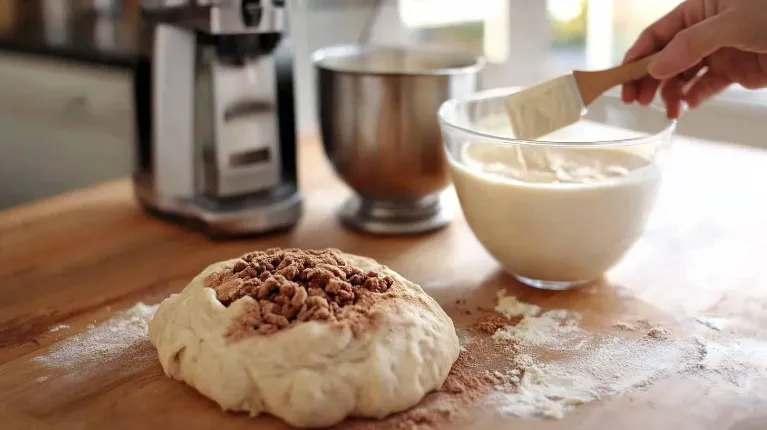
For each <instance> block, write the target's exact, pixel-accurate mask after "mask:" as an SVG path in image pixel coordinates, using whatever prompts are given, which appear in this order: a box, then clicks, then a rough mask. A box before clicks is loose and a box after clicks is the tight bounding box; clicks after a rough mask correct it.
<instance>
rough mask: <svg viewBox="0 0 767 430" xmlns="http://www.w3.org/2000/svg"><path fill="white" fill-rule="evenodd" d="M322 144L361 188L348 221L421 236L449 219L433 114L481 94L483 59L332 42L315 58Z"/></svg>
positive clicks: (346, 213) (344, 214) (345, 211)
mask: <svg viewBox="0 0 767 430" xmlns="http://www.w3.org/2000/svg"><path fill="white" fill-rule="evenodd" d="M313 60H314V65H315V69H316V72H317V81H316V84H317V98H318V112H319V118H320V131H321V134H322V142H323V146H324V148H325V152H326V153H327V156H328V158H329V159H330V161H331V163H332V165H333V167H334V168H335V170H336V172H337V173H338V174H339V176H340V177H341V178H342V179H343V180H344V181H345V182H346V184H347V185H349V186H350V187H351V188H352V189H353V190H354V192H355V195H354V196H353V197H352V198H350V199H349V200H348V201H347V202H346V203H345V204H344V205H343V207H342V208H341V211H340V216H341V219H342V221H343V222H344V224H345V225H347V226H349V227H353V228H357V229H360V230H364V231H367V232H372V233H379V234H406V233H420V232H425V231H429V230H433V229H436V228H439V227H442V226H444V225H446V224H447V223H449V222H450V220H451V219H452V216H453V211H452V207H451V205H450V204H447V202H446V201H445V198H444V191H445V189H446V188H447V186H448V185H449V183H450V179H449V175H448V171H447V162H446V159H445V156H444V152H443V149H442V137H441V133H440V128H439V124H438V121H437V110H438V109H439V106H440V105H441V104H442V102H444V101H446V100H448V99H450V98H454V97H464V96H468V95H469V94H471V93H473V92H474V91H475V90H476V89H477V83H478V74H479V72H480V70H481V69H482V68H483V67H484V60H483V59H482V58H480V57H476V56H474V55H470V54H467V53H461V52H456V51H453V50H449V49H444V48H435V47H385V46H371V45H368V46H336V47H331V48H325V49H321V50H319V51H317V52H315V53H314V56H313Z"/></svg>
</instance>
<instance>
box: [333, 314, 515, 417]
mask: <svg viewBox="0 0 767 430" xmlns="http://www.w3.org/2000/svg"><path fill="white" fill-rule="evenodd" d="M491 317H492V315H490V314H485V315H481V316H480V317H479V318H478V319H477V320H475V321H473V322H472V323H470V325H469V330H470V331H471V332H472V333H475V335H474V336H472V337H471V339H469V340H468V341H466V342H465V343H464V345H463V348H462V349H461V353H460V355H459V356H458V360H456V362H455V363H454V364H453V367H452V368H451V369H450V373H449V374H448V376H447V379H445V383H444V384H443V385H442V388H440V390H439V391H436V392H433V393H430V394H428V395H427V396H426V397H425V398H424V399H423V400H422V401H421V402H420V403H418V405H416V406H414V407H413V408H411V409H409V410H407V411H405V412H402V413H399V414H395V415H392V416H390V417H388V418H386V419H384V420H350V421H347V422H345V423H344V424H342V425H341V426H340V427H339V428H341V429H344V430H380V429H397V430H400V429H408V430H409V429H419V430H436V429H442V428H446V427H448V426H449V425H456V424H462V423H468V422H469V421H470V419H471V417H470V416H468V415H467V413H469V412H470V411H476V410H477V408H480V409H481V408H482V407H483V402H484V400H485V399H486V398H487V397H488V395H489V394H490V393H492V392H499V391H500V392H506V393H514V392H516V390H517V387H518V386H519V383H520V381H521V378H522V376H523V374H524V368H523V367H521V365H522V364H523V363H522V362H520V361H517V360H514V359H513V358H514V356H515V355H516V354H518V351H517V345H516V344H515V343H514V342H511V341H501V342H499V341H496V340H493V339H492V337H491V336H490V333H489V332H488V331H487V327H488V325H487V324H490V323H488V321H492V322H497V321H496V320H494V319H493V318H491ZM500 318H501V319H502V320H503V321H504V323H505V324H506V325H508V324H513V323H514V321H513V320H510V319H508V318H503V317H500Z"/></svg>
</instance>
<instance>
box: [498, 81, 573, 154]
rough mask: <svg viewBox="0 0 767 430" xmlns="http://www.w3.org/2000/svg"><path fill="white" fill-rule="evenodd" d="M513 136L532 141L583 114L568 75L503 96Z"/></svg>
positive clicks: (566, 124)
mask: <svg viewBox="0 0 767 430" xmlns="http://www.w3.org/2000/svg"><path fill="white" fill-rule="evenodd" d="M505 103H506V113H507V115H508V117H509V121H510V122H511V128H512V130H513V132H514V137H516V138H517V139H525V140H534V139H538V138H540V137H542V136H545V135H547V134H549V133H551V132H554V131H556V130H559V129H560V128H563V127H566V126H568V125H570V124H573V123H575V122H577V121H578V120H579V119H580V118H581V115H583V114H584V113H585V112H586V109H585V106H584V105H583V100H582V99H581V93H580V91H579V90H578V83H577V82H576V80H575V76H573V74H572V73H569V74H567V75H563V76H560V77H558V78H554V79H551V80H548V81H545V82H542V83H540V84H537V85H534V86H532V87H529V88H525V89H524V90H521V91H519V92H516V93H514V94H511V95H509V96H506V100H505Z"/></svg>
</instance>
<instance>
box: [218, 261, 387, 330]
mask: <svg viewBox="0 0 767 430" xmlns="http://www.w3.org/2000/svg"><path fill="white" fill-rule="evenodd" d="M393 284H394V279H393V278H392V277H391V276H381V274H379V273H376V272H364V271H362V270H361V269H359V268H357V267H352V266H350V265H348V264H347V263H346V262H345V261H344V259H343V255H342V253H341V251H339V250H337V249H324V250H301V249H279V248H273V249H268V250H266V251H256V252H251V253H248V254H245V255H243V256H242V257H240V259H239V260H237V261H236V262H235V263H234V264H233V265H232V266H229V267H225V268H222V269H220V270H218V271H216V272H213V273H211V274H210V275H209V276H208V277H207V278H206V279H205V286H206V287H208V288H212V289H213V290H214V291H215V292H216V298H217V299H218V300H219V301H220V302H221V303H222V304H223V305H225V306H230V305H231V304H232V303H234V302H236V301H238V300H241V299H243V298H245V297H249V298H251V299H252V300H246V301H245V302H244V303H243V309H244V311H243V312H242V313H241V314H240V316H239V317H238V318H235V319H234V321H233V322H232V326H231V328H230V330H229V332H228V333H227V337H229V339H230V340H233V341H237V340H241V339H243V338H246V337H250V336H253V335H268V334H271V333H274V332H276V331H278V330H280V329H284V328H287V327H291V326H293V325H295V324H299V323H302V322H305V321H326V322H330V323H334V322H339V321H342V320H343V321H346V322H350V323H352V324H351V325H352V327H353V328H354V327H357V328H359V324H356V323H355V322H357V323H362V322H363V321H361V320H363V319H364V320H367V319H370V318H369V317H374V316H375V315H372V314H371V315H369V314H370V313H371V305H372V303H373V302H376V301H378V300H380V299H386V298H391V297H393V296H394V294H388V295H386V294H385V293H386V292H387V291H388V290H389V289H390V287H391V286H392V285H393Z"/></svg>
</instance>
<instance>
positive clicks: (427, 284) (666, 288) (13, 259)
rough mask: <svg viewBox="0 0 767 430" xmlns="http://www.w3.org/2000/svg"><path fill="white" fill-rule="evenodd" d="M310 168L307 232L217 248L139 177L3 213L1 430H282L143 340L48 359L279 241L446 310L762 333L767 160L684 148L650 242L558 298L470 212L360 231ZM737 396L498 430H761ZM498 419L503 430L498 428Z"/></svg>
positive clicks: (746, 394)
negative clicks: (565, 313) (389, 278)
mask: <svg viewBox="0 0 767 430" xmlns="http://www.w3.org/2000/svg"><path fill="white" fill-rule="evenodd" d="M300 167H301V182H302V189H303V190H304V191H305V195H306V215H305V217H304V218H303V220H302V221H301V223H300V225H299V226H298V227H297V228H296V229H295V230H293V231H291V232H288V233H285V234H281V235H277V236H269V237H264V238H257V239H248V240H240V241H234V242H222V243H213V242H210V241H209V240H208V239H206V238H205V237H203V236H201V235H199V234H197V233H194V232H190V231H187V230H184V229H182V228H181V227H177V226H174V225H171V224H167V223H165V222H163V221H159V220H156V219H154V218H151V217H149V216H147V215H145V214H144V213H143V212H142V211H141V210H140V209H139V208H138V207H137V205H136V204H135V202H134V200H133V197H132V192H131V185H130V183H129V182H128V181H127V180H121V181H117V182H112V183H107V184H104V185H102V186H98V187H94V188H90V189H86V190H82V191H77V192H74V193H70V194H66V195H62V196H59V197H55V198H52V199H48V200H45V201H41V202H38V203H34V204H31V205H28V206H23V207H19V208H15V209H11V210H8V211H6V212H2V213H0V416H2V417H3V420H2V421H3V422H2V424H0V427H3V428H6V429H16V428H46V427H49V426H51V427H55V428H156V427H159V426H164V427H166V428H171V427H181V426H183V427H184V428H215V427H216V426H222V425H227V426H228V427H227V428H270V429H271V428H283V426H282V425H280V424H279V423H278V422H277V421H276V420H273V419H266V420H261V419H259V420H257V421H256V422H253V421H251V420H249V419H248V418H246V417H243V416H235V415H231V414H224V413H222V412H220V411H218V410H217V408H216V407H215V406H214V405H213V404H212V403H211V402H209V401H207V400H205V399H204V398H202V397H201V396H199V395H198V394H197V393H195V392H194V391H193V390H192V389H190V388H188V387H186V386H184V385H183V384H181V383H178V382H175V381H171V380H169V379H166V378H164V377H163V375H162V371H161V369H160V366H159V363H158V362H157V360H156V356H155V355H154V350H153V349H152V348H151V346H149V345H148V344H147V343H146V342H145V341H144V342H143V343H141V345H139V346H137V347H136V348H138V350H136V351H133V353H132V355H129V356H125V357H122V356H121V357H120V358H119V359H114V357H104V359H103V360H101V361H99V357H98V356H96V357H90V358H91V359H92V360H91V362H89V363H90V364H81V365H78V366H75V365H73V366H71V367H70V368H65V369H51V368H47V367H46V366H45V365H44V364H41V361H40V360H39V358H40V357H45V356H46V355H47V354H51V353H52V351H58V352H57V353H58V354H59V356H61V355H62V354H66V353H67V350H66V348H64V347H62V345H66V341H67V339H69V338H70V337H72V336H74V335H76V334H78V333H80V332H83V331H86V330H88V327H89V325H99V324H100V323H102V322H103V321H105V320H108V319H109V318H110V317H111V316H112V315H114V314H115V313H116V312H118V311H121V310H123V309H126V308H130V307H131V306H133V305H135V304H136V303H137V302H139V301H140V302H143V303H147V304H154V303H157V302H159V301H160V300H161V299H162V298H164V297H165V296H167V295H168V294H169V293H171V292H175V291H179V290H180V289H181V288H183V286H184V285H185V284H186V282H187V281H189V280H190V279H191V278H192V276H193V275H195V274H196V273H197V272H198V271H199V270H201V269H202V268H203V267H204V266H205V265H207V264H208V263H210V262H212V261H215V260H221V259H225V258H230V257H232V256H236V255H239V254H241V253H244V252H246V251H249V250H252V249H257V248H265V247H270V246H282V247H287V246H300V247H309V248H321V247H331V246H332V247H338V248H341V249H343V250H345V251H348V252H352V253H357V254H363V255H368V256H370V257H373V258H375V259H377V260H379V261H381V262H382V263H385V264H387V265H389V266H391V267H392V268H394V269H395V270H397V271H399V272H400V273H402V274H403V275H405V276H407V277H409V278H410V279H412V280H414V281H415V282H417V283H419V284H421V285H423V286H424V288H425V289H426V290H427V291H428V292H429V293H430V294H432V295H433V296H434V297H435V298H436V299H437V300H438V301H440V303H442V304H443V306H446V307H449V305H450V304H452V303H453V302H454V301H455V299H457V298H459V297H460V298H465V297H472V296H475V295H476V296H477V297H480V296H481V295H482V294H483V292H484V293H492V292H494V291H496V290H498V289H500V288H507V289H508V290H509V291H510V292H511V293H512V294H515V295H517V296H518V297H520V298H521V299H522V300H525V301H528V302H532V303H535V304H538V305H541V306H544V307H558V308H568V309H575V310H577V311H579V312H582V313H584V314H585V315H591V316H592V317H594V318H595V319H597V320H600V321H602V322H603V324H605V326H606V327H609V324H610V323H611V322H614V321H617V320H622V319H631V318H636V317H642V318H647V319H649V320H653V321H666V320H679V319H683V318H686V317H689V316H694V315H715V316H719V317H726V318H729V317H732V318H738V320H739V321H745V322H748V323H750V324H753V325H754V326H757V327H759V326H761V327H762V328H764V329H767V271H765V268H764V267H765V262H767V260H766V259H765V256H764V247H765V244H767V199H765V196H767V151H761V150H755V149H747V148H741V147H735V146H728V145H726V144H721V143H713V142H703V141H698V140H692V139H686V138H681V137H679V138H677V139H676V142H675V147H674V150H673V157H672V164H671V166H670V167H669V170H668V172H667V177H666V180H665V183H664V187H663V191H662V193H661V198H660V201H659V202H658V205H657V207H656V210H655V212H654V214H653V217H652V219H651V221H650V223H649V225H648V227H647V231H646V234H645V235H644V236H643V238H642V239H641V241H640V242H639V243H638V244H637V245H636V246H635V247H634V248H633V249H632V251H631V252H630V254H629V255H628V256H627V258H626V259H625V260H624V261H623V262H622V263H621V264H620V265H619V266H618V267H616V268H615V269H614V270H613V271H612V272H611V273H610V274H609V276H608V277H607V279H606V280H605V281H604V282H602V283H600V284H597V285H593V286H588V287H585V288H581V289H578V290H573V291H568V292H561V293H552V292H544V291H536V290H533V289H530V288H526V287H522V286H520V285H518V284H517V283H515V282H514V281H513V280H512V279H511V278H510V277H509V276H507V275H504V274H502V273H501V272H500V271H499V269H498V266H497V265H496V264H495V263H494V262H493V260H492V259H491V258H490V257H489V255H488V254H487V253H486V252H485V251H484V250H483V249H482V248H481V246H480V245H479V243H478V242H477V241H476V240H475V239H474V237H473V236H472V234H471V232H470V231H469V229H468V227H467V225H466V223H465V221H464V219H463V218H462V217H460V216H459V217H458V218H457V219H456V220H455V221H454V222H453V223H452V224H451V225H450V226H449V227H448V228H446V229H444V230H442V231H439V232H437V233H433V234H430V235H426V236H420V237H409V238H375V237H370V236H365V235H360V234H356V233H352V232H349V231H347V230H345V229H343V228H342V227H340V225H339V223H338V222H337V220H336V218H335V214H334V211H335V209H336V208H337V207H338V206H339V204H340V203H341V201H342V200H343V199H344V198H345V197H346V196H347V194H348V192H347V191H346V189H345V187H344V186H343V185H342V184H341V183H340V182H339V181H338V180H337V179H335V178H334V176H333V175H332V173H331V171H330V169H329V167H328V165H327V163H326V161H325V159H324V157H323V156H322V154H321V149H320V146H319V145H317V144H316V143H315V142H310V141H307V142H304V144H303V145H302V148H301V151H300ZM91 328H92V326H91ZM752 335H753V333H752ZM56 348H58V349H56ZM69 353H72V352H71V351H69ZM766 358H767V357H766ZM93 363H98V364H99V365H98V366H94V365H93ZM65 367H66V366H65ZM763 369H764V368H763ZM752 376H754V375H752ZM756 376H759V375H756ZM725 388H726V387H719V386H717V385H716V384H714V385H708V386H705V387H704V386H701V385H698V384H696V383H694V382H689V381H685V380H683V379H679V380H677V379H669V380H665V381H659V382H658V383H657V384H656V385H655V386H654V387H651V388H649V389H647V390H645V391H643V392H641V393H638V394H635V395H631V396H625V397H618V398H614V399H610V400H605V401H600V402H596V403H595V404H591V405H585V406H583V407H580V408H578V409H576V410H575V411H574V412H572V413H571V414H569V415H568V416H566V417H565V418H564V419H563V420H560V421H543V422H536V423H535V424H532V423H531V422H530V421H524V420H519V419H512V418H508V419H507V420H508V421H507V422H505V424H506V425H505V426H504V428H526V427H528V426H530V425H534V426H536V428H549V427H550V428H554V429H564V428H568V429H571V428H584V429H585V428H622V429H624V430H625V429H634V428H636V429H639V428H655V429H661V428H662V429H666V428H668V429H679V428H685V429H697V428H700V429H724V428H728V429H729V428H738V429H747V428H754V429H756V428H765V425H767V424H766V423H767V412H765V411H767V394H765V392H766V391H767V387H766V386H764V385H762V386H761V390H759V389H758V387H751V388H754V389H753V390H750V391H749V390H745V389H744V390H745V391H744V390H740V391H737V392H733V391H732V390H726V389H725ZM759 393H761V394H759ZM493 420H495V421H493V422H494V423H496V424H497V425H500V424H499V423H500V422H501V419H500V418H497V417H496V418H493ZM255 423H259V424H262V425H261V426H254V424H255Z"/></svg>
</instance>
